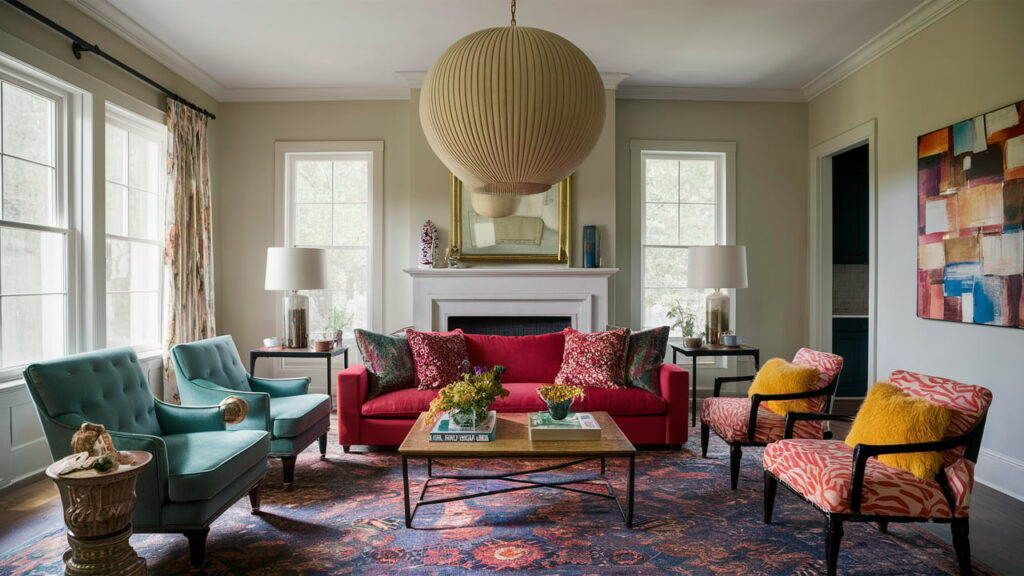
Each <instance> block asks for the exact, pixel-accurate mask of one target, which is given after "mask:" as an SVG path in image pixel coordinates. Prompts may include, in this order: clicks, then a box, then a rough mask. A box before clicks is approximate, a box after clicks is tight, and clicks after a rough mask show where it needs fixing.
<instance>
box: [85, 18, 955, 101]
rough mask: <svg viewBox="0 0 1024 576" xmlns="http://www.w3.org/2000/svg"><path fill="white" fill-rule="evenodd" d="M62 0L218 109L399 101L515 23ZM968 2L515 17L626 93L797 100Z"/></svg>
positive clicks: (522, 24) (493, 20)
mask: <svg viewBox="0 0 1024 576" xmlns="http://www.w3.org/2000/svg"><path fill="white" fill-rule="evenodd" d="M69 1H71V2H73V3H74V4H75V5H76V6H78V7H79V8H80V9H82V10H83V11H85V12H86V13H88V14H90V15H91V16H93V17H94V18H97V19H98V20H100V21H101V22H103V23H104V24H105V25H107V26H108V27H110V28H112V29H113V30H114V31H115V32H117V33H119V34H120V35H122V36H124V37H125V38H127V39H128V40H129V41H131V42H132V43H134V44H135V45H136V46H138V47H140V48H142V49H143V50H144V51H146V52H147V53H149V54H150V55H152V56H154V57H156V58H157V59H158V60H160V61H161V62H163V63H164V64H166V65H168V66H169V67H170V68H172V69H173V70H175V71H176V72H178V73H179V74H181V75H182V76H184V77H186V78H188V79H189V80H191V81H192V82H193V83H195V84H197V85H198V86H200V87H201V88H203V89H204V90H206V91H207V92H209V93H210V94H211V95H212V96H214V97H215V98H217V99H219V100H223V101H231V100H290V99H332V98H360V97H383V98H387V97H395V98H398V97H406V96H407V94H408V84H407V79H408V78H410V77H415V75H402V74H400V72H404V71H425V70H427V69H428V68H429V67H430V65H431V64H432V63H433V62H434V60H435V59H436V58H437V56H439V55H440V53H441V52H442V51H443V50H444V49H445V48H446V47H447V46H449V45H450V44H451V43H453V42H454V41H455V40H457V39H458V38H461V37H462V36H464V35H466V34H469V33H470V32H473V31H475V30H479V29H481V28H487V27H493V26H506V25H508V21H509V1H508V0H162V1H151V0H69ZM962 1H963V0H519V2H518V10H517V20H518V24H519V25H520V26H534V27H538V28H544V29H547V30H550V31H552V32H555V33H558V34H560V35H562V36H564V37H566V38H567V39H569V40H570V41H572V42H573V43H575V44H576V45H577V46H579V47H580V48H581V49H582V50H583V51H584V52H585V53H586V54H587V55H588V56H590V58H591V59H592V60H593V61H594V64H595V65H596V66H597V68H598V70H600V71H601V72H603V73H609V74H612V75H614V74H622V75H626V76H625V80H624V81H623V83H622V89H623V91H630V90H631V91H633V93H634V94H643V93H647V94H650V95H657V94H663V95H664V94H667V93H669V92H671V91H675V92H677V93H679V94H682V95H684V96H685V95H686V94H690V95H697V96H699V95H700V94H704V95H706V96H712V97H714V96H716V95H717V97H719V98H721V99H745V97H749V98H751V99H764V100H803V99H805V98H806V97H807V96H813V95H814V94H813V93H814V92H815V91H820V90H822V89H824V88H825V87H827V86H825V85H824V84H825V83H829V84H830V83H834V81H836V80H837V79H838V78H839V75H840V74H842V73H843V68H844V66H845V67H846V68H850V67H851V66H857V65H859V64H862V63H863V61H868V60H870V59H871V58H873V57H874V56H875V55H877V54H879V53H881V52H884V50H886V49H888V48H889V47H891V46H892V45H893V44H894V42H898V41H899V40H901V39H902V38H904V37H906V36H907V35H909V34H912V33H913V32H916V30H917V29H919V28H920V27H922V26H924V25H926V24H927V23H929V22H931V21H932V20H934V18H936V17H938V16H939V15H941V14H944V13H945V12H948V10H950V9H952V7H955V6H956V5H959V3H961V2H962ZM830 70H831V71H830ZM847 73H848V72H847ZM830 75H831V76H833V77H834V78H832V77H830ZM642 87H658V88H642ZM731 96H732V97H731Z"/></svg>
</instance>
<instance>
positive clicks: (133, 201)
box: [128, 189, 160, 240]
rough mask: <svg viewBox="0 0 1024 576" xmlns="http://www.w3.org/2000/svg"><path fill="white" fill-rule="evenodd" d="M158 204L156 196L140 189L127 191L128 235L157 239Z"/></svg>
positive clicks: (158, 231)
mask: <svg viewBox="0 0 1024 576" xmlns="http://www.w3.org/2000/svg"><path fill="white" fill-rule="evenodd" d="M159 209H160V206H159V205H158V204H157V201H156V196H154V195H153V194H150V193H148V192H142V191H141V190H135V189H131V190H129V191H128V235H129V236H134V237H136V238H146V239H148V240H159V239H160V229H159V224H158V222H157V217H158V215H159Z"/></svg>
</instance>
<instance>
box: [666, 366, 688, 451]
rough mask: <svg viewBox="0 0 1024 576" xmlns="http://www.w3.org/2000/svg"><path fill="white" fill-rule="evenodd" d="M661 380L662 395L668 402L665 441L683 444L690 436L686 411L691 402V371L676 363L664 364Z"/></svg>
mask: <svg viewBox="0 0 1024 576" xmlns="http://www.w3.org/2000/svg"><path fill="white" fill-rule="evenodd" d="M659 382H660V383H661V396H662V398H664V399H665V400H666V401H667V402H668V414H667V416H668V417H667V418H666V419H665V443H666V444H683V443H685V442H686V440H687V438H688V437H689V430H688V428H687V426H686V411H687V407H688V406H689V404H690V373H689V372H688V371H686V370H683V369H682V368H680V367H679V366H676V365H675V364H662V365H661V372H660V374H659Z"/></svg>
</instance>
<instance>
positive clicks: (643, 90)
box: [615, 86, 807, 102]
mask: <svg viewBox="0 0 1024 576" xmlns="http://www.w3.org/2000/svg"><path fill="white" fill-rule="evenodd" d="M615 96H616V97H617V98H619V99H621V100H713V101H719V102H806V101H807V100H806V98H804V93H803V92H801V91H800V90H784V89H780V90H772V89H760V88H683V87H678V86H622V87H621V88H619V90H618V92H617V93H616V94H615Z"/></svg>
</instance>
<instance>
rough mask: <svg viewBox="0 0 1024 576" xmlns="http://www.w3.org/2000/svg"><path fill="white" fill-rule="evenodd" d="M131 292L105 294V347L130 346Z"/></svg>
mask: <svg viewBox="0 0 1024 576" xmlns="http://www.w3.org/2000/svg"><path fill="white" fill-rule="evenodd" d="M131 312H132V295H131V294H124V293H122V294H107V347H108V348H115V347H117V346H131V344H132V340H131V334H132V326H131Z"/></svg>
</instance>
